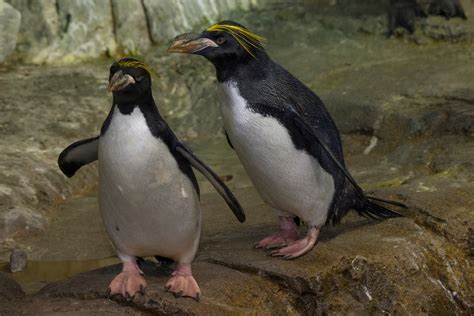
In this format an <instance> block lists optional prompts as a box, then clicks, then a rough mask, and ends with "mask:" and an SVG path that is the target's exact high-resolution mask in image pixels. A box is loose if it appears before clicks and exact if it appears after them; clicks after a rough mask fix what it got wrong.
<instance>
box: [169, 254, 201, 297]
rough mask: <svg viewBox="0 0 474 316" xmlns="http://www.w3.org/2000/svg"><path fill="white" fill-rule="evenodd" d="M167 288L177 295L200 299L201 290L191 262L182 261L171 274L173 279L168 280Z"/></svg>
mask: <svg viewBox="0 0 474 316" xmlns="http://www.w3.org/2000/svg"><path fill="white" fill-rule="evenodd" d="M165 289H166V291H168V292H171V293H173V294H174V296H175V297H181V296H187V297H191V298H193V299H195V300H196V301H199V298H200V296H201V290H200V289H199V285H198V284H197V282H196V280H195V279H194V277H193V275H192V271H191V264H189V263H180V264H178V267H177V268H176V270H175V271H174V272H173V273H172V274H171V279H169V280H168V282H166V285H165Z"/></svg>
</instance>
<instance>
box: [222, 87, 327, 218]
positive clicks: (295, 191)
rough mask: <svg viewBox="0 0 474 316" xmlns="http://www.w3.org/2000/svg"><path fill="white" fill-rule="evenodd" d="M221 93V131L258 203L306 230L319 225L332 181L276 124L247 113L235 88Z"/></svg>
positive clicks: (253, 113) (260, 116)
mask: <svg viewBox="0 0 474 316" xmlns="http://www.w3.org/2000/svg"><path fill="white" fill-rule="evenodd" d="M222 90H223V95H224V99H225V104H224V105H223V106H222V116H223V119H224V126H225V129H226V131H227V133H228V135H229V138H230V140H231V142H232V145H233V146H234V149H235V151H236V153H237V155H238V157H239V159H240V161H241V162H242V165H243V166H244V168H245V170H246V171H247V173H248V175H249V177H250V180H251V181H252V183H253V184H254V186H255V188H256V189H257V191H258V192H259V194H260V195H261V197H262V198H263V200H264V201H265V202H266V203H268V204H269V205H270V206H272V207H274V208H275V209H277V210H279V211H283V212H287V213H290V214H292V215H296V216H299V217H300V218H301V219H302V220H303V221H305V222H306V223H307V224H309V225H317V226H318V227H321V226H322V225H324V223H325V222H326V218H327V213H328V210H329V207H330V204H331V201H332V197H333V194H334V180H333V177H332V176H331V175H330V174H329V173H327V172H326V171H325V170H324V169H323V168H322V167H321V166H320V164H319V163H318V161H317V160H316V159H314V158H313V157H312V156H310V155H309V154H307V153H306V152H304V151H302V150H297V149H296V148H295V146H294V144H293V142H292V140H291V137H290V135H289V134H288V131H287V129H286V128H285V127H284V126H283V125H282V124H281V123H280V122H279V121H278V120H276V119H275V118H273V117H270V116H263V115H261V114H258V113H255V112H253V111H251V110H250V109H249V108H248V107H247V103H246V101H245V99H243V98H242V97H241V95H240V93H239V91H238V88H237V85H236V84H235V83H232V82H230V83H224V84H222Z"/></svg>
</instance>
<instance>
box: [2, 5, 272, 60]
mask: <svg viewBox="0 0 474 316" xmlns="http://www.w3.org/2000/svg"><path fill="white" fill-rule="evenodd" d="M2 1H3V0H2ZM8 3H9V4H7V3H3V2H1V3H0V12H1V13H0V15H1V16H2V17H3V16H7V19H3V18H2V19H1V21H2V22H1V25H2V26H3V25H6V26H8V28H9V29H8V30H3V29H2V30H1V31H0V36H2V37H5V36H8V37H9V38H11V39H10V40H9V41H8V43H9V45H3V46H2V48H0V62H2V61H3V60H4V59H5V57H6V56H7V55H9V54H10V53H11V51H12V50H13V48H15V41H14V38H15V36H16V34H17V33H18V36H17V38H18V43H17V46H16V54H13V56H12V57H13V58H15V59H18V60H20V61H22V62H26V63H34V64H43V63H48V64H53V63H55V64H57V63H59V64H64V63H73V62H77V61H80V60H85V59H92V58H97V57H101V56H114V55H118V54H127V55H130V54H132V55H140V54H143V53H144V52H146V51H147V50H148V49H149V48H150V46H151V45H152V44H165V43H167V42H168V41H169V40H170V39H171V38H173V37H174V36H175V35H177V34H179V33H182V32H184V31H187V30H190V29H192V28H194V27H197V26H205V25H207V24H209V23H211V22H214V21H217V20H218V19H220V18H223V17H225V15H226V14H227V13H229V12H231V11H234V10H250V9H251V8H254V7H256V6H258V5H259V3H263V1H261V0H236V1H231V0H196V1H187V0H176V1H174V0H161V1H156V0H110V1H109V0H98V1H92V0H88V1H82V0H36V1H34V0H8ZM15 9H16V10H15ZM18 11H19V13H21V16H22V17H23V18H22V19H21V27H19V24H20V22H19V21H20V14H19V13H18ZM10 20H12V21H13V20H14V22H12V23H5V22H9V21H10ZM18 27H19V31H18ZM12 47H13V48H12ZM3 51H5V53H4V52H3Z"/></svg>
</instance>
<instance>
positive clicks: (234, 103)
mask: <svg viewBox="0 0 474 316" xmlns="http://www.w3.org/2000/svg"><path fill="white" fill-rule="evenodd" d="M169 51H171V52H182V53H193V54H197V55H202V56H204V57H206V58H207V59H208V60H209V61H210V62H211V63H212V64H213V65H214V66H215V68H216V74H217V79H218V82H219V86H220V90H221V91H222V94H223V98H224V102H223V104H222V106H221V109H222V117H223V121H224V128H225V131H226V134H227V138H228V141H229V143H230V144H231V146H232V147H233V148H234V149H235V151H236V153H237V155H238V157H239V159H240V161H241V162H242V164H243V166H244V168H245V170H246V171H247V173H248V175H249V177H250V179H251V180H252V182H253V184H254V185H255V187H256V189H257V191H258V192H259V194H260V195H261V196H262V198H263V200H264V201H265V202H266V203H267V204H269V205H270V206H271V207H272V208H274V210H275V211H276V213H277V214H278V215H279V216H280V232H279V233H277V234H275V235H272V236H270V237H269V238H266V239H265V240H262V241H261V242H260V243H258V244H257V246H258V247H275V246H284V245H287V244H288V247H286V248H282V249H280V250H278V251H276V252H274V254H275V255H282V256H285V257H286V258H294V257H297V256H299V255H302V254H304V253H305V252H307V251H309V250H310V249H311V248H312V246H313V245H314V243H315V241H316V238H317V234H318V232H319V229H320V228H321V227H322V226H323V225H324V224H326V223H328V222H333V223H337V222H339V221H340V219H341V217H342V216H344V215H345V214H346V213H347V212H348V211H349V210H350V209H355V210H356V211H357V212H359V214H361V215H365V216H368V217H379V218H380V217H381V218H386V217H396V216H400V215H399V214H398V213H395V212H393V211H391V210H389V209H387V208H385V207H383V206H381V205H379V204H377V203H374V201H373V200H371V199H370V198H368V197H367V196H366V195H365V194H364V193H363V192H362V190H361V188H360V187H359V186H358V185H357V184H356V183H355V181H354V180H353V179H352V177H351V176H350V174H349V173H348V171H347V170H346V167H345V165H344V157H343V151H342V144H341V140H340V137H339V132H338V130H337V128H336V125H335V124H334V122H333V120H332V118H331V116H330V115H329V112H328V111H327V109H326V108H325V106H324V104H323V102H322V101H321V100H320V98H319V97H318V96H316V95H315V94H314V93H313V92H312V91H311V90H310V89H308V88H307V87H306V86H305V85H304V84H303V83H301V82H300V81H299V80H298V79H296V78H295V77H294V76H292V75H291V74H290V73H289V72H288V71H286V70H285V69H284V68H283V67H281V66H280V65H278V64H277V63H275V62H273V61H272V60H271V59H270V57H269V56H268V55H267V54H266V52H265V51H264V49H263V47H262V45H261V41H260V39H259V37H258V36H257V35H255V34H253V33H251V32H250V31H248V30H247V29H246V28H244V27H243V26H241V25H240V24H238V23H235V22H232V21H224V22H219V23H217V24H215V25H213V26H211V27H210V28H208V29H207V30H206V31H204V32H203V33H201V34H200V35H199V36H198V37H196V36H194V38H193V37H192V36H185V35H181V36H179V37H177V38H176V39H175V40H174V41H173V42H172V44H171V46H170V48H169ZM249 51H250V53H249ZM295 216H297V217H299V218H300V219H301V220H302V221H304V222H305V223H306V224H307V225H308V226H309V228H310V232H309V234H308V236H307V237H306V239H305V240H303V239H300V240H298V241H295V239H296V238H295V236H297V233H295V229H296V228H295V226H293V225H294V224H292V221H289V220H288V218H291V217H295Z"/></svg>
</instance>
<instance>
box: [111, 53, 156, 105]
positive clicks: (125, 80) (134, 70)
mask: <svg viewBox="0 0 474 316" xmlns="http://www.w3.org/2000/svg"><path fill="white" fill-rule="evenodd" d="M140 63H141V62H140V61H138V60H136V59H133V58H123V59H121V60H119V61H118V62H115V63H113V64H112V66H111V67H110V74H109V91H112V93H113V96H114V102H119V103H125V102H133V101H135V100H137V99H140V98H142V97H144V96H147V95H148V94H150V92H151V76H150V73H149V72H148V71H147V70H146V69H144V68H142V67H140V66H139V64H140Z"/></svg>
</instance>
